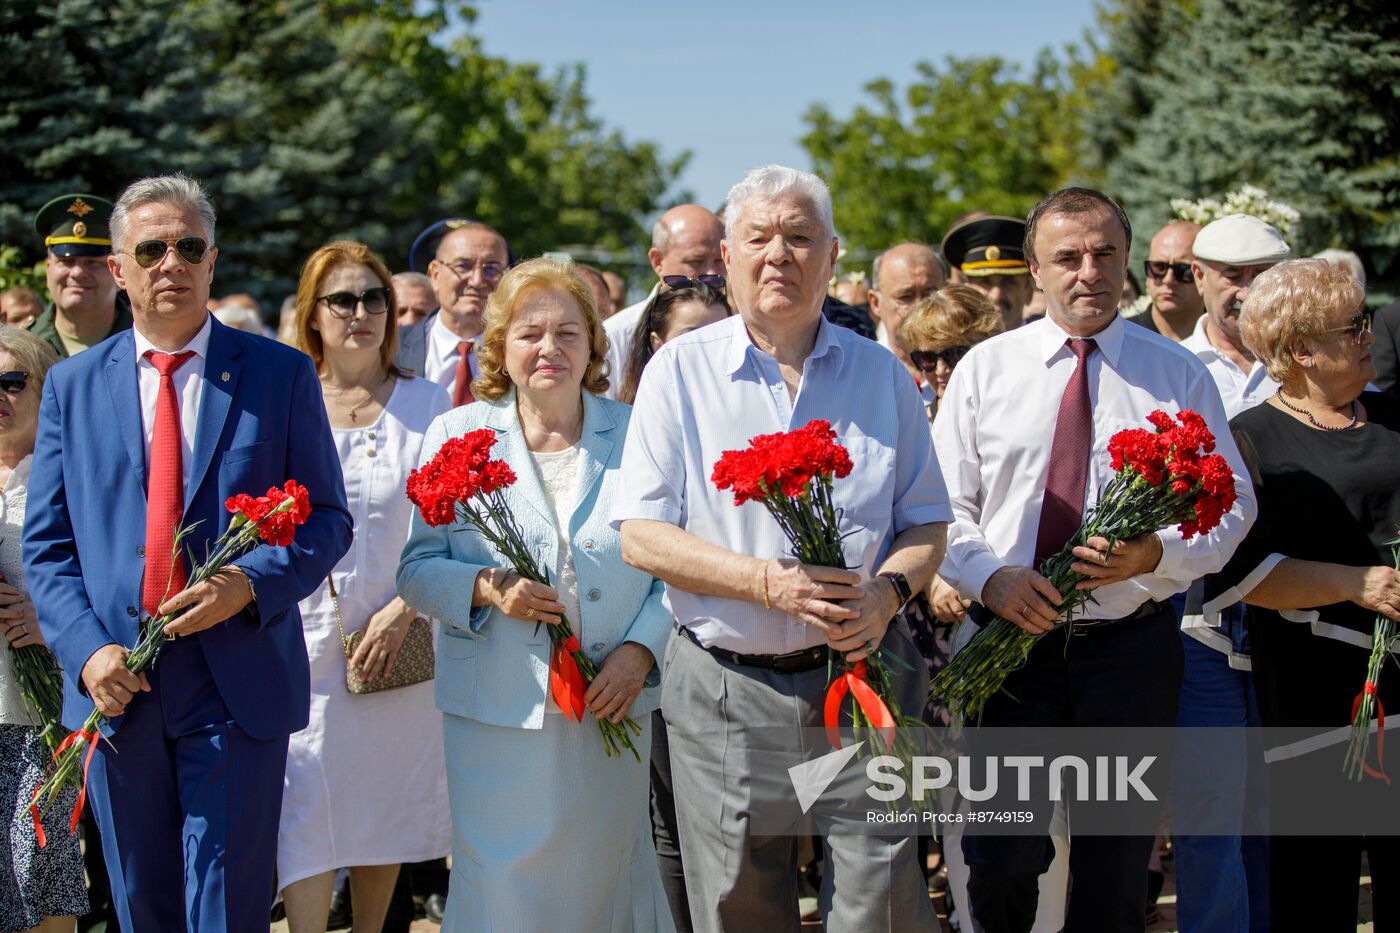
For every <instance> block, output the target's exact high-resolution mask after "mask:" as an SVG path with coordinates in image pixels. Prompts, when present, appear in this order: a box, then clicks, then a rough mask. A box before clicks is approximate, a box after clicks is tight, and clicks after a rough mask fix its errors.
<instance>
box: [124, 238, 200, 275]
mask: <svg viewBox="0 0 1400 933" xmlns="http://www.w3.org/2000/svg"><path fill="white" fill-rule="evenodd" d="M172 247H173V248H174V249H175V252H177V253H179V254H180V258H181V259H183V260H184V261H185V262H187V263H190V264H191V265H195V266H197V265H199V264H200V263H201V262H203V261H204V259H205V257H206V256H208V255H209V241H208V240H206V239H204V237H202V236H182V237H180V238H179V239H178V240H142V241H141V242H140V243H137V244H136V248H135V249H133V250H132V251H131V258H132V259H135V260H136V264H137V265H138V266H140V267H141V268H142V269H149V268H151V266H154V265H155V264H156V263H158V262H160V261H161V260H162V259H164V258H165V254H166V253H168V252H170V250H171V248H172Z"/></svg>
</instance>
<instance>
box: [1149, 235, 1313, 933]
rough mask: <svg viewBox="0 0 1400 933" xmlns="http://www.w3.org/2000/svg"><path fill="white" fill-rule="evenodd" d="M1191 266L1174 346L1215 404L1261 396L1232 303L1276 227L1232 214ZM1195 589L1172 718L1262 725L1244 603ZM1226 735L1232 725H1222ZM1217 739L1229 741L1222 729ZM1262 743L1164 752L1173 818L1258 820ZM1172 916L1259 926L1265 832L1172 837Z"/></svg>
mask: <svg viewBox="0 0 1400 933" xmlns="http://www.w3.org/2000/svg"><path fill="white" fill-rule="evenodd" d="M1192 252H1193V254H1194V256H1195V261H1194V262H1193V263H1192V270H1193V272H1194V275H1195V281H1196V283H1197V285H1198V286H1199V287H1200V292H1201V296H1202V297H1203V299H1204V300H1205V305H1206V313H1205V314H1203V315H1202V316H1201V318H1200V320H1199V321H1197V323H1196V329H1195V330H1194V331H1193V332H1192V334H1191V336H1190V337H1188V338H1187V339H1186V340H1184V341H1182V344H1181V345H1182V346H1183V347H1186V348H1187V349H1188V350H1190V351H1191V352H1192V353H1195V354H1196V356H1198V357H1199V358H1200V360H1201V362H1203V363H1205V364H1206V369H1207V370H1209V371H1210V375H1211V377H1212V378H1213V379H1214V380H1215V384H1216V387H1217V388H1218V389H1219V390H1220V397H1221V400H1222V401H1223V402H1224V405H1225V413H1226V414H1227V415H1228V416H1229V417H1231V418H1234V417H1235V416H1236V415H1238V414H1239V413H1240V412H1242V411H1244V410H1246V409H1249V408H1253V407H1254V406H1255V405H1259V404H1262V403H1263V402H1264V400H1265V399H1267V398H1268V397H1269V396H1270V395H1273V394H1274V393H1275V392H1277V391H1278V383H1277V382H1275V381H1274V380H1273V379H1271V378H1269V375H1268V373H1267V372H1265V370H1264V364H1263V363H1261V362H1259V361H1258V360H1257V359H1255V358H1254V354H1252V353H1251V352H1250V351H1249V348H1247V347H1246V346H1245V345H1244V342H1243V341H1242V340H1241V339H1240V333H1239V307H1240V304H1241V303H1242V302H1243V301H1244V299H1245V296H1246V295H1248V293H1249V287H1250V285H1251V284H1252V283H1253V281H1254V278H1255V277H1256V276H1257V275H1259V274H1260V273H1261V272H1263V271H1264V270H1265V269H1268V268H1269V267H1271V266H1273V265H1275V264H1276V263H1278V262H1281V261H1282V260H1284V259H1286V258H1288V254H1289V248H1288V244H1287V243H1286V242H1285V241H1284V239H1283V235H1282V234H1280V233H1279V231H1278V230H1276V229H1274V228H1273V227H1272V226H1270V225H1269V224H1267V223H1265V222H1264V221H1262V220H1260V219H1259V218H1257V217H1250V216H1247V215H1245V214H1234V215H1231V216H1229V217H1223V218H1221V219H1220V220H1216V221H1214V222H1212V223H1210V224H1207V225H1206V226H1205V227H1204V228H1202V229H1201V232H1200V233H1199V234H1197V235H1196V242H1195V244H1194V246H1193V247H1192ZM1202 593H1203V587H1202V586H1201V585H1200V584H1199V583H1198V584H1196V585H1194V586H1192V587H1191V589H1190V591H1189V593H1187V595H1186V598H1185V600H1184V602H1185V607H1184V612H1183V616H1184V617H1183V619H1182V643H1181V644H1182V651H1183V654H1184V657H1185V666H1184V667H1183V670H1182V678H1181V694H1180V697H1179V699H1178V703H1177V725H1178V726H1182V727H1184V728H1197V727H1205V726H1225V727H1232V728H1235V729H1243V728H1244V727H1246V726H1257V725H1259V723H1260V720H1259V710H1258V707H1257V705H1256V704H1255V702H1254V680H1253V677H1252V675H1251V673H1250V667H1251V665H1250V660H1249V647H1248V639H1247V637H1246V633H1245V631H1244V620H1245V613H1244V606H1243V604H1237V605H1234V606H1229V607H1226V608H1224V609H1221V610H1218V611H1214V612H1212V613H1210V615H1209V617H1207V616H1206V615H1205V614H1204V613H1203V611H1202V608H1201V600H1202ZM1232 736H1233V734H1232ZM1226 741H1229V740H1228V739H1227V740H1226ZM1224 755H1232V756H1233V755H1238V756H1239V757H1238V758H1237V759H1236V761H1237V764H1238V767H1237V768H1221V767H1220V763H1221V761H1222V759H1223V756H1224ZM1263 767H1264V762H1263V752H1262V749H1257V748H1249V747H1245V746H1244V745H1243V744H1241V746H1240V747H1237V748H1230V749H1228V750H1222V749H1218V748H1216V747H1215V746H1214V745H1213V744H1212V743H1202V742H1193V743H1191V744H1190V745H1189V746H1187V747H1185V748H1183V749H1182V750H1181V751H1180V752H1179V753H1178V754H1177V755H1176V757H1175V759H1174V760H1173V762H1172V812H1173V813H1174V814H1176V815H1177V818H1178V819H1179V821H1180V822H1179V825H1180V826H1182V827H1190V826H1199V825H1203V824H1204V823H1205V820H1206V817H1205V816H1200V817H1199V818H1198V816H1197V815H1198V814H1205V813H1207V812H1208V811H1209V809H1210V808H1219V809H1220V810H1222V811H1224V810H1227V811H1228V812H1230V813H1231V814H1232V815H1234V816H1236V817H1237V818H1238V819H1239V825H1240V826H1241V827H1243V826H1244V825H1245V824H1246V823H1248V824H1249V825H1251V826H1259V825H1262V823H1263V821H1264V820H1266V819H1267V813H1266V800H1267V789H1266V787H1265V785H1264V783H1263V782H1264V780H1265V779H1264V775H1263ZM1175 869H1176V884H1177V904H1178V906H1177V917H1178V920H1180V922H1181V925H1182V929H1187V930H1191V929H1196V930H1210V929H1218V928H1220V927H1221V926H1224V925H1234V924H1242V925H1244V926H1245V927H1246V928H1248V929H1252V930H1258V929H1266V928H1267V927H1268V917H1267V910H1268V902H1269V901H1268V840H1267V839H1266V838H1264V837H1262V836H1259V835H1247V834H1243V833H1241V834H1235V835H1226V834H1223V833H1222V834H1219V835H1211V836H1203V835H1194V834H1192V833H1190V832H1189V831H1181V832H1178V833H1177V837H1176V863H1175Z"/></svg>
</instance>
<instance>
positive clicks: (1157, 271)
mask: <svg viewBox="0 0 1400 933" xmlns="http://www.w3.org/2000/svg"><path fill="white" fill-rule="evenodd" d="M1168 270H1170V271H1171V274H1172V275H1174V276H1176V280H1177V281H1178V282H1180V283H1181V284H1182V285H1194V284H1195V282H1196V280H1195V278H1193V277H1192V275H1191V263H1189V262H1158V261H1157V260H1155V259H1149V260H1147V261H1146V262H1144V263H1143V264H1142V271H1143V272H1144V273H1146V275H1147V277H1148V278H1149V279H1151V280H1152V281H1154V282H1160V281H1162V280H1163V279H1165V278H1166V277H1167V271H1168Z"/></svg>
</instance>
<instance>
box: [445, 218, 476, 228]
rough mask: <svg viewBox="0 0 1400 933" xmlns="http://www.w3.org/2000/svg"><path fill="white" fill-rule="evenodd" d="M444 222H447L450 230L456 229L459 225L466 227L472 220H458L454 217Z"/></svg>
mask: <svg viewBox="0 0 1400 933" xmlns="http://www.w3.org/2000/svg"><path fill="white" fill-rule="evenodd" d="M444 223H446V224H447V229H449V230H456V229H457V228H458V227H465V226H466V225H467V224H469V223H471V221H470V220H458V219H457V218H455V217H454V218H453V219H451V220H447V221H444Z"/></svg>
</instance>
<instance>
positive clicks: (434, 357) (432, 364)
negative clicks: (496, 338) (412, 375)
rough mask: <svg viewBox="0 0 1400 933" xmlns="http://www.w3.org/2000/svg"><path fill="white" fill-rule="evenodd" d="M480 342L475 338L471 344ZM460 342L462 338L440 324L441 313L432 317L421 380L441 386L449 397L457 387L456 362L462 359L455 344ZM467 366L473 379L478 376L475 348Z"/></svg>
mask: <svg viewBox="0 0 1400 933" xmlns="http://www.w3.org/2000/svg"><path fill="white" fill-rule="evenodd" d="M480 340H481V338H480V337H477V338H476V339H475V340H474V341H473V343H479V342H480ZM461 342H462V338H461V337H458V336H457V335H456V334H454V333H452V331H450V330H448V329H447V325H446V324H444V323H443V322H442V312H441V311H439V312H438V313H437V314H436V315H434V316H433V323H432V326H431V327H429V328H428V353H427V355H426V356H425V357H424V359H423V378H424V379H427V380H428V381H429V382H436V383H437V384H438V385H440V386H442V387H443V388H444V389H446V390H447V394H448V395H449V396H450V395H451V394H452V390H453V389H454V388H455V387H456V385H457V361H458V360H460V359H461V358H462V354H461V353H460V352H458V350H457V344H459V343H461ZM467 365H468V366H470V367H471V369H472V378H473V379H475V378H476V377H477V376H478V375H480V373H479V372H478V371H477V366H476V347H475V346H473V347H472V352H471V353H470V354H469V355H468V357H467Z"/></svg>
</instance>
